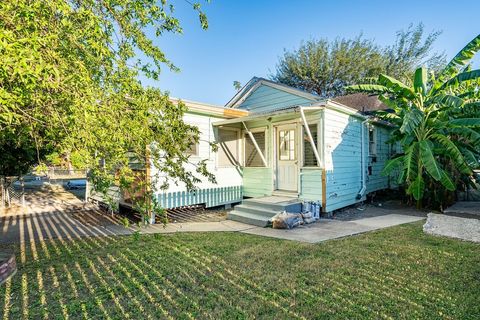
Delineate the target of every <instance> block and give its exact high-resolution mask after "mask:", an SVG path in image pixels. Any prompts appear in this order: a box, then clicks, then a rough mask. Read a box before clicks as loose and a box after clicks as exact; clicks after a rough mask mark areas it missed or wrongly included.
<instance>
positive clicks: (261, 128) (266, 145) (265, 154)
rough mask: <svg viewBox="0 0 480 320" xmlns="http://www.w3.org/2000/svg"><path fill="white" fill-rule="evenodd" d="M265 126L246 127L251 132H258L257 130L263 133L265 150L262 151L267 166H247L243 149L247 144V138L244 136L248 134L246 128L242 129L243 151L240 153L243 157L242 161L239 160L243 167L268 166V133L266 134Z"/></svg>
mask: <svg viewBox="0 0 480 320" xmlns="http://www.w3.org/2000/svg"><path fill="white" fill-rule="evenodd" d="M267 129H268V128H267V127H258V128H252V129H250V128H249V129H248V131H250V132H251V133H258V132H263V133H264V134H265V152H264V156H265V160H267V166H263V167H247V164H246V158H247V157H246V150H245V147H246V145H247V141H246V140H247V139H246V138H245V136H246V135H248V132H247V130H242V144H243V147H242V150H243V153H242V158H243V161H242V162H241V163H242V165H243V167H244V168H269V167H270V166H269V161H268V158H269V157H268V134H267Z"/></svg>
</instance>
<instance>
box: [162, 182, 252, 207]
mask: <svg viewBox="0 0 480 320" xmlns="http://www.w3.org/2000/svg"><path fill="white" fill-rule="evenodd" d="M156 197H157V201H158V203H159V205H160V206H161V207H162V208H164V209H171V208H178V207H184V206H190V205H195V204H205V207H207V208H210V207H215V206H220V205H224V204H229V203H234V202H240V201H242V199H243V188H242V186H231V187H219V188H207V189H199V190H195V191H190V192H188V191H176V192H165V193H158V194H157V195H156Z"/></svg>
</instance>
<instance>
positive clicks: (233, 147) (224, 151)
mask: <svg viewBox="0 0 480 320" xmlns="http://www.w3.org/2000/svg"><path fill="white" fill-rule="evenodd" d="M236 165H238V132H237V131H233V130H225V129H218V166H219V167H231V166H236Z"/></svg>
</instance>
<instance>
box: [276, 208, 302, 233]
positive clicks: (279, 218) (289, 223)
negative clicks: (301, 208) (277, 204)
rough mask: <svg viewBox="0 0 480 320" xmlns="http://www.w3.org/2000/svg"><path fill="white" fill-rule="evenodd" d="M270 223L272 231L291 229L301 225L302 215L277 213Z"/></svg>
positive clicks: (284, 212)
mask: <svg viewBox="0 0 480 320" xmlns="http://www.w3.org/2000/svg"><path fill="white" fill-rule="evenodd" d="M271 221H272V227H273V228H274V229H292V228H295V227H296V226H299V225H302V224H303V218H302V214H300V213H287V212H286V211H283V212H280V213H277V214H276V215H274V216H273V217H272V219H271Z"/></svg>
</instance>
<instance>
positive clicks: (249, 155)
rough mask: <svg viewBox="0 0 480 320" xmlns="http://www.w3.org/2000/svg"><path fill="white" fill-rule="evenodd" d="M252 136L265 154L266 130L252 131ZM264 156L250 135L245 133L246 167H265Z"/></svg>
mask: <svg viewBox="0 0 480 320" xmlns="http://www.w3.org/2000/svg"><path fill="white" fill-rule="evenodd" d="M252 136H253V138H254V139H255V141H256V142H257V145H258V147H259V149H260V150H261V151H262V154H263V155H264V156H265V131H261V132H252ZM264 166H265V165H264V164H263V161H262V157H261V156H260V153H259V152H258V151H257V148H255V144H254V143H253V141H252V139H251V138H250V135H249V134H248V133H247V134H245V167H264Z"/></svg>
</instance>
